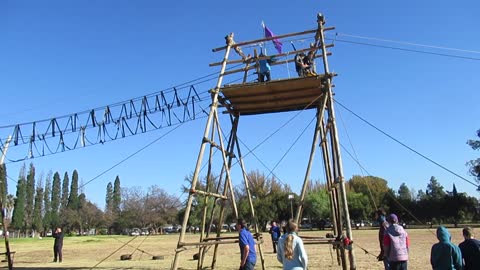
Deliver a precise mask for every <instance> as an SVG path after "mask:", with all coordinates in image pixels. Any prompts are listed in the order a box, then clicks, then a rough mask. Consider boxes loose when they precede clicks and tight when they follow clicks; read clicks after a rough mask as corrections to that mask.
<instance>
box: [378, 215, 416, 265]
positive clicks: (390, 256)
mask: <svg viewBox="0 0 480 270" xmlns="http://www.w3.org/2000/svg"><path fill="white" fill-rule="evenodd" d="M387 221H388V223H389V224H390V226H388V228H387V229H386V230H385V235H384V236H383V248H384V250H385V256H386V257H387V260H388V263H389V267H390V268H389V269H390V270H407V267H408V266H407V263H408V249H409V248H410V240H409V238H408V234H407V232H406V231H405V230H404V229H403V227H402V226H400V225H398V217H397V216H396V215H395V214H390V215H389V216H388V217H387Z"/></svg>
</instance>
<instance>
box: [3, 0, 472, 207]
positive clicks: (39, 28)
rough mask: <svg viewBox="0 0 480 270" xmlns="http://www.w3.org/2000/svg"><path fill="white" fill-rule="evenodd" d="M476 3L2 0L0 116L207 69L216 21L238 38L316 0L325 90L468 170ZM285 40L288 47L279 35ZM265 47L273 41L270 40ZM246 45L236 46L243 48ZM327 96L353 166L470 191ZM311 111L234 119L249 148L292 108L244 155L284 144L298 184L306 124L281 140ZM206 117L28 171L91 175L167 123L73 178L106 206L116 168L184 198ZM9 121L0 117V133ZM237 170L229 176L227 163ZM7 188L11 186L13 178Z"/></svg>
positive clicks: (81, 104)
mask: <svg viewBox="0 0 480 270" xmlns="http://www.w3.org/2000/svg"><path fill="white" fill-rule="evenodd" d="M479 5H480V4H478V3H477V2H476V1H462V2H459V3H457V4H455V5H452V4H451V3H450V2H448V1H399V2H392V1H360V2H359V1H302V2H301V3H297V2H296V3H295V4H294V3H293V2H291V1H261V2H259V1H242V2H235V3H234V2H232V3H230V2H228V3H227V2H224V1H217V0H214V1H175V2H170V1H167V2H166V3H164V1H118V0H117V1H42V2H41V3H40V2H38V1H2V2H1V3H0V36H1V40H2V42H0V59H2V60H1V61H0V89H1V93H2V94H3V95H2V96H3V102H2V106H1V110H0V126H2V127H3V126H8V125H12V124H18V123H24V122H31V121H36V120H40V119H48V118H52V117H58V116H62V115H67V114H70V113H75V112H80V111H85V110H89V109H92V108H97V107H101V106H104V105H109V104H112V103H116V102H120V101H125V100H129V99H131V98H135V97H139V96H142V95H146V94H150V93H153V92H157V91H160V90H162V89H167V88H169V87H172V86H175V85H179V84H181V83H184V82H187V81H190V80H192V79H196V78H199V77H202V76H204V75H207V74H211V73H213V72H218V71H219V67H209V66H208V64H209V63H212V62H218V61H221V59H222V58H223V54H222V53H213V52H212V51H211V49H212V48H216V47H220V46H223V45H224V38H223V37H224V36H225V35H226V34H228V33H230V32H234V33H235V38H236V41H237V42H240V41H246V40H251V39H258V38H261V37H262V29H261V26H260V24H261V21H262V20H263V21H265V23H266V24H267V26H268V27H269V28H270V29H271V30H272V31H273V32H274V33H275V34H277V35H279V34H286V33H290V32H297V31H304V30H308V29H314V28H315V27H316V14H317V13H318V12H322V13H323V14H324V15H325V17H326V19H327V25H328V26H335V27H336V29H335V30H334V31H331V32H329V33H328V35H327V37H328V38H330V39H336V41H335V47H334V48H332V49H331V51H332V52H333V55H332V56H331V57H330V58H329V61H330V69H331V70H332V71H334V72H336V73H338V74H339V76H338V77H336V78H335V80H334V83H335V86H336V87H335V93H336V95H335V98H336V99H337V100H338V101H339V102H341V103H342V104H343V105H345V106H346V107H347V108H349V109H350V110H352V111H354V112H355V113H357V114H359V115H361V116H362V117H364V118H365V119H367V120H368V121H370V122H371V123H373V124H374V125H376V126H377V127H378V128H380V129H382V130H384V131H385V132H387V133H389V134H391V135H392V136H394V137H395V138H397V139H399V140H401V141H402V142H404V143H406V144H407V145H409V146H410V147H412V148H414V149H415V150H417V151H419V152H421V153H423V154H425V155H427V156H429V157H430V158H432V159H433V160H435V161H437V162H439V163H441V164H443V165H444V166H446V167H447V168H449V169H451V170H452V171H454V172H456V173H458V174H460V175H461V176H463V177H465V178H467V179H469V180H472V178H471V176H469V175H468V174H467V167H466V166H465V163H466V162H467V161H468V160H471V159H474V158H477V157H478V156H479V153H478V152H475V151H473V150H471V149H470V148H469V147H468V146H467V145H466V141H467V140H468V139H473V138H475V131H476V130H477V129H479V128H480V123H479V121H478V119H479V115H480V106H478V100H480V92H479V91H478V86H479V85H480V77H479V76H478V74H477V72H478V70H479V68H478V65H479V64H480V62H479V59H480V53H479V51H480V39H479V38H478V37H477V36H478V35H477V34H476V33H478V29H479V27H480V23H479V22H480V21H479V20H478V14H477V12H476V11H478V10H479V8H480V6H479ZM360 37H361V38H360ZM366 38H368V39H366ZM380 40H392V41H399V42H404V43H399V42H395V43H394V42H386V41H380ZM359 43H368V44H370V45H372V44H373V45H379V46H390V47H395V48H401V49H403V50H398V49H390V48H382V47H376V46H370V45H361V44H359ZM406 43H415V44H425V45H431V46H436V47H445V48H455V49H462V50H465V51H459V50H447V49H440V48H433V47H422V46H418V45H411V44H410V45H408V44H406ZM307 44H308V40H307V39H305V40H296V41H295V46H296V47H297V48H302V47H305V46H307ZM269 46H270V47H269ZM284 48H287V49H288V50H289V49H290V46H289V44H285V45H284ZM270 49H272V50H271V51H269V52H271V53H273V47H271V45H267V50H270ZM252 50H253V48H244V52H246V53H252ZM407 50H420V51H426V52H429V54H427V53H416V52H412V51H407ZM467 51H470V52H467ZM435 54H437V55H435ZM438 54H445V55H456V56H459V57H447V56H440V55H438ZM235 57H236V56H234V57H233V58H235ZM460 57H463V58H460ZM233 58H232V59H233ZM293 74H294V69H293V67H292V66H290V67H276V68H274V69H273V70H272V77H273V78H274V79H275V78H281V77H286V76H288V75H290V76H293ZM233 79H235V78H234V77H233ZM214 86H215V81H210V82H209V83H206V84H202V85H199V86H198V89H199V91H206V90H208V89H210V88H213V87H214ZM336 110H337V114H338V115H337V118H338V119H337V120H338V122H337V123H338V127H339V131H340V140H341V143H342V145H344V146H345V148H346V149H347V150H348V151H349V152H353V150H355V152H356V154H357V156H358V159H359V161H360V162H361V164H362V166H363V167H365V168H366V169H367V170H368V172H369V173H370V174H372V175H375V176H379V177H382V178H384V179H386V180H388V183H389V186H390V187H392V188H394V189H398V187H399V186H400V184H401V183H402V182H405V183H407V185H408V186H409V187H411V188H414V189H415V190H417V191H418V190H419V189H423V190H425V187H426V185H427V183H428V180H429V179H430V176H432V175H433V176H435V177H436V178H437V179H438V180H439V181H440V183H441V184H443V185H444V186H445V188H446V189H447V190H451V187H452V184H453V183H455V184H456V186H457V189H458V190H459V191H460V192H468V193H469V194H470V195H472V196H478V192H476V191H475V187H474V186H473V185H471V184H468V183H466V182H465V181H463V180H461V179H459V178H457V177H455V176H453V175H452V174H450V173H448V172H445V171H444V170H442V169H440V168H439V167H437V166H435V165H433V164H431V163H429V162H427V161H425V160H424V159H422V158H420V157H419V156H417V155H415V154H413V153H412V152H410V151H408V150H406V149H405V148H403V147H401V146H399V145H398V144H396V143H394V142H393V141H392V140H390V139H388V138H386V137H385V136H383V135H381V134H380V133H378V132H377V131H375V130H374V129H372V128H371V127H369V126H368V125H366V124H365V123H363V122H361V121H359V120H358V119H357V118H356V117H354V116H353V115H352V114H350V113H349V112H347V111H346V110H344V109H342V108H341V107H340V106H338V105H337V106H336ZM313 116H314V112H313V111H307V112H302V113H301V114H298V115H297V113H281V114H273V115H262V116H249V117H244V118H241V121H240V122H241V124H240V130H239V136H240V137H241V139H242V141H244V142H245V144H246V145H247V146H249V147H250V148H252V147H254V146H256V145H257V144H258V143H260V142H261V141H263V140H264V138H266V137H267V136H269V135H270V134H272V133H273V132H274V131H275V130H276V129H277V128H278V127H280V126H281V125H283V124H284V123H285V122H286V121H288V120H289V119H292V118H294V120H293V121H291V122H290V123H289V124H288V125H287V127H286V128H284V129H282V130H281V131H280V132H278V133H276V134H275V135H274V136H273V137H272V138H271V139H269V140H268V141H267V142H266V143H264V144H262V145H261V146H260V147H258V148H257V150H256V151H255V155H256V156H258V157H259V158H260V159H262V161H263V162H264V163H265V164H266V165H267V166H268V167H269V168H270V169H272V168H273V167H274V166H275V165H276V164H277V163H278V162H279V161H280V157H281V156H283V155H285V153H287V155H286V157H285V158H284V159H282V160H281V162H280V164H279V165H278V166H277V168H276V169H275V174H276V175H277V176H278V177H279V178H280V179H281V181H282V182H284V183H288V184H289V185H290V186H291V187H292V188H293V190H294V191H295V192H297V193H299V192H300V189H301V184H302V181H303V177H304V173H305V168H306V165H307V160H308V154H309V149H310V142H311V137H312V132H313V131H312V130H311V129H309V130H308V131H307V132H306V133H305V134H304V135H303V136H302V137H301V138H300V140H299V142H298V143H297V144H295V145H294V146H293V147H292V149H291V150H288V149H289V148H290V147H291V145H292V144H293V142H294V141H295V140H296V138H297V137H298V136H300V134H301V131H302V130H303V129H304V128H305V127H306V125H307V124H308V123H309V122H310V121H311V119H312V117H313ZM224 117H225V118H227V117H226V116H224ZM225 121H226V120H225ZM204 126H205V120H201V119H200V120H196V121H192V122H188V123H186V124H184V125H182V126H180V127H179V128H177V129H175V130H172V129H161V130H158V131H154V132H149V133H148V134H142V135H137V136H133V137H130V138H126V139H122V140H116V141H113V142H109V143H106V144H104V145H96V146H93V147H88V148H85V149H79V150H75V151H69V152H64V153H60V154H56V155H52V156H48V157H41V158H35V159H32V160H30V161H31V162H33V163H34V165H35V166H36V168H37V174H40V173H41V172H42V171H43V173H44V174H46V173H47V172H48V171H49V170H52V171H60V173H61V175H62V176H63V173H64V172H65V171H68V172H69V174H70V175H71V172H72V171H73V170H74V169H77V170H78V172H79V176H80V178H81V179H82V180H83V181H84V182H88V181H90V180H91V179H93V178H95V177H97V176H98V175H99V174H101V173H102V172H104V171H105V170H107V169H108V168H110V167H112V166H113V165H115V164H117V163H118V162H119V161H121V160H122V159H124V158H126V157H127V156H129V155H130V154H132V153H134V152H135V151H137V150H139V149H140V148H142V147H144V146H145V145H147V144H148V143H150V142H152V141H153V140H155V139H158V138H160V137H162V136H164V137H162V139H160V140H159V141H158V142H156V143H154V144H153V145H152V146H150V147H148V148H147V149H145V150H144V151H142V152H140V153H139V154H137V155H135V156H133V157H132V158H130V159H128V160H127V161H126V162H124V163H122V164H121V165H119V166H117V167H116V168H114V169H112V170H111V171H109V172H107V173H105V174H104V175H102V176H101V177H98V178H97V179H95V180H93V181H91V182H90V183H89V184H87V185H86V186H85V187H84V191H85V193H86V194H87V197H88V198H89V199H90V200H92V201H93V202H95V203H97V204H98V205H99V206H101V207H103V205H104V198H105V189H106V185H107V183H108V182H109V181H113V180H114V179H115V176H116V175H119V176H120V178H121V182H122V186H124V187H132V186H142V187H144V188H145V189H146V188H147V187H149V186H151V185H159V186H160V187H162V188H164V189H165V190H166V191H167V192H169V193H172V194H176V195H178V196H180V197H181V198H185V197H186V196H185V195H182V194H181V186H182V185H183V184H184V181H183V179H184V177H185V176H187V175H189V174H190V173H191V172H192V171H193V170H194V168H195V162H196V159H197V155H198V150H199V147H200V141H201V137H202V135H203V130H204ZM10 131H11V129H8V128H0V136H1V138H2V140H3V139H4V138H5V137H6V136H7V135H8V134H9V132H10ZM167 132H171V133H168V134H167ZM350 142H351V143H350ZM352 146H353V148H352ZM15 151H16V150H15V147H12V148H10V150H9V153H8V154H7V158H8V157H10V158H12V159H14V157H15V155H21V154H19V153H16V152H15ZM242 152H246V149H242ZM30 161H27V164H28V163H29V162H30ZM343 161H344V172H345V175H346V177H347V178H349V177H350V176H351V175H354V174H357V175H358V174H362V172H361V170H360V169H359V167H358V165H357V164H356V163H355V162H354V161H353V160H352V158H350V157H349V156H348V155H347V154H346V153H345V152H343ZM245 163H246V167H247V169H248V170H255V169H259V170H261V171H265V172H266V173H268V170H267V169H266V168H265V167H263V165H261V164H259V162H258V161H257V160H256V159H255V158H254V157H253V155H250V156H248V157H246V159H245ZM315 164H316V168H315V169H314V170H313V171H312V177H313V178H314V179H323V174H322V170H321V168H322V167H321V161H320V160H319V156H317V159H316V163H315ZM21 165H22V163H21V162H18V163H8V165H7V170H8V175H9V176H10V177H11V178H13V179H17V177H18V172H19V168H20V167H21ZM234 183H235V184H239V183H240V178H239V177H238V175H237V176H236V177H235V179H234ZM9 192H10V193H15V183H14V182H13V181H10V182H9Z"/></svg>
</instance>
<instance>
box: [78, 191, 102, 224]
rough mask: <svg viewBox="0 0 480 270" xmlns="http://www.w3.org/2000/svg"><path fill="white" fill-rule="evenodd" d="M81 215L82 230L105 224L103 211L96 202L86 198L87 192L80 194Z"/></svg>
mask: <svg viewBox="0 0 480 270" xmlns="http://www.w3.org/2000/svg"><path fill="white" fill-rule="evenodd" d="M79 203H80V209H79V216H80V220H81V232H85V231H89V230H90V229H94V228H98V227H100V226H102V224H103V212H102V210H100V209H99V208H98V207H97V206H96V205H95V204H93V203H91V202H90V201H88V200H87V199H86V198H85V194H84V193H82V194H80V195H79Z"/></svg>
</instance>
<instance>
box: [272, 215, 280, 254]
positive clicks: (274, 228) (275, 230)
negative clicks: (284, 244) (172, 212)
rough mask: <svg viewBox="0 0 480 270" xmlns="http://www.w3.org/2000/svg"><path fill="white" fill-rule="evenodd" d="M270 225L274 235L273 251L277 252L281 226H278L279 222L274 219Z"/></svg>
mask: <svg viewBox="0 0 480 270" xmlns="http://www.w3.org/2000/svg"><path fill="white" fill-rule="evenodd" d="M271 225H272V226H271V227H270V235H271V237H272V245H273V253H277V244H278V238H280V227H278V226H277V222H275V221H272V224H271Z"/></svg>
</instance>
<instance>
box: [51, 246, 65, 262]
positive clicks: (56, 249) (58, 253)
mask: <svg viewBox="0 0 480 270" xmlns="http://www.w3.org/2000/svg"><path fill="white" fill-rule="evenodd" d="M62 248H63V246H61V245H59V246H53V261H54V262H56V261H57V259H58V261H59V262H62Z"/></svg>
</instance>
